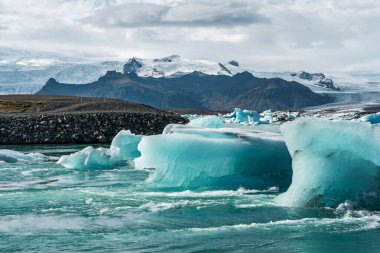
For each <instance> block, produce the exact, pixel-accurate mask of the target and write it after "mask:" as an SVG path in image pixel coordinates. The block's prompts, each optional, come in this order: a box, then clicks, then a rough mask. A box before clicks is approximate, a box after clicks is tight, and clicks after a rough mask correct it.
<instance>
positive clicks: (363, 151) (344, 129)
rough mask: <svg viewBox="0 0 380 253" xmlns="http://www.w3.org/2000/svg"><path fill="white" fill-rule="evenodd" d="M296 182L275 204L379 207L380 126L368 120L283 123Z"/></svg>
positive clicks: (282, 130)
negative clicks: (366, 121)
mask: <svg viewBox="0 0 380 253" xmlns="http://www.w3.org/2000/svg"><path fill="white" fill-rule="evenodd" d="M281 132H282V134H283V135H284V138H285V141H286V145H287V147H288V149H289V151H290V154H291V156H292V168H293V178H292V183H291V185H290V187H289V189H288V190H287V191H286V192H285V193H283V194H281V195H279V196H278V197H277V199H276V201H277V202H278V203H279V204H281V205H285V206H323V207H336V206H338V205H339V204H340V203H344V202H345V201H351V203H353V206H356V207H360V208H369V209H377V210H378V209H379V208H380V199H379V190H380V188H379V185H380V177H379V176H380V128H379V126H376V125H371V124H369V123H364V122H354V121H344V120H340V121H338V120H337V121H331V120H322V119H316V118H301V119H298V120H296V121H293V122H288V123H285V124H283V125H282V127H281Z"/></svg>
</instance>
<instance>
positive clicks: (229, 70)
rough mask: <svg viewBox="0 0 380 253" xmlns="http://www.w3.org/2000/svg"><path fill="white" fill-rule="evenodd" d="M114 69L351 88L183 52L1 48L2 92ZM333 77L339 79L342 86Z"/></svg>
mask: <svg viewBox="0 0 380 253" xmlns="http://www.w3.org/2000/svg"><path fill="white" fill-rule="evenodd" d="M112 70H116V71H118V72H124V73H131V72H133V73H136V74H137V75H138V76H140V77H155V78H159V77H166V78H170V77H176V76H183V75H186V74H189V73H192V72H200V73H204V74H208V75H225V76H233V75H235V74H237V73H242V72H244V71H248V72H250V73H252V74H253V75H254V76H256V77H259V78H281V79H283V80H286V81H296V82H298V83H301V84H303V85H306V86H307V87H309V88H311V89H312V90H313V91H315V92H329V91H334V90H339V89H340V88H341V90H347V89H346V86H347V85H345V83H346V82H344V80H343V81H342V80H341V79H339V78H337V79H335V78H331V77H326V76H325V75H324V74H322V73H315V74H313V73H308V72H305V71H300V72H257V71H254V70H252V69H250V68H246V67H243V66H241V65H240V64H239V63H238V62H237V61H236V60H231V61H229V62H226V63H220V62H214V61H207V60H190V59H186V58H183V57H181V56H179V55H171V56H168V57H164V58H157V59H141V58H135V57H134V58H130V59H129V60H128V61H127V63H125V61H99V62H84V61H83V59H81V58H78V57H76V56H75V55H74V56H73V55H62V54H58V53H51V52H31V51H23V50H15V49H5V48H0V93H3V94H4V93H20V92H21V93H31V92H35V91H37V90H38V89H39V88H41V87H42V86H43V84H45V83H46V82H47V80H48V79H49V78H54V79H56V80H57V81H58V82H62V83H76V84H84V83H90V82H93V81H96V80H97V79H98V78H99V77H101V76H103V75H104V74H105V73H106V72H107V71H112ZM334 77H335V76H334ZM333 80H338V81H337V82H338V85H337V84H336V82H334V81H333ZM361 83H363V82H361ZM355 84H357V82H355ZM349 87H351V86H349Z"/></svg>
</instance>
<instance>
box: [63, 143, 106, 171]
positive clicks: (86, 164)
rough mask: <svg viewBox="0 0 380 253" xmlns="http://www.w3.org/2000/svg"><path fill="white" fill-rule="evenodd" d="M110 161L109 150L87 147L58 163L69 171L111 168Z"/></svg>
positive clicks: (66, 156) (64, 157)
mask: <svg viewBox="0 0 380 253" xmlns="http://www.w3.org/2000/svg"><path fill="white" fill-rule="evenodd" d="M110 160H111V155H110V150H109V149H106V148H97V149H95V148H93V147H86V148H85V149H83V150H81V151H78V152H76V153H74V154H71V155H65V156H62V157H61V158H60V159H59V160H58V162H57V163H58V164H61V165H62V166H63V167H65V168H68V169H96V168H109V167H111V165H112V163H111V161H110Z"/></svg>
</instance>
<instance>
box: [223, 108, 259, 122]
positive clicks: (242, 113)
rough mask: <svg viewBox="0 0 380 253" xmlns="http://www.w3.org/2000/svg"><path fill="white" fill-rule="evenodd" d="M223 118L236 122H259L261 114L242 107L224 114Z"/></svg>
mask: <svg viewBox="0 0 380 253" xmlns="http://www.w3.org/2000/svg"><path fill="white" fill-rule="evenodd" d="M223 118H225V119H230V120H227V122H228V123H235V124H258V123H259V121H260V115H259V114H258V113H257V112H256V111H251V110H243V109H240V108H235V110H234V111H233V112H231V113H229V114H225V115H223Z"/></svg>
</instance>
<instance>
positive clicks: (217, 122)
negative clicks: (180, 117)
mask: <svg viewBox="0 0 380 253" xmlns="http://www.w3.org/2000/svg"><path fill="white" fill-rule="evenodd" d="M187 125H188V126H193V127H205V128H222V127H224V123H223V121H222V120H221V119H220V118H219V117H218V116H215V115H211V116H204V117H199V118H195V119H192V120H190V122H189V123H188V124H187Z"/></svg>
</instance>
